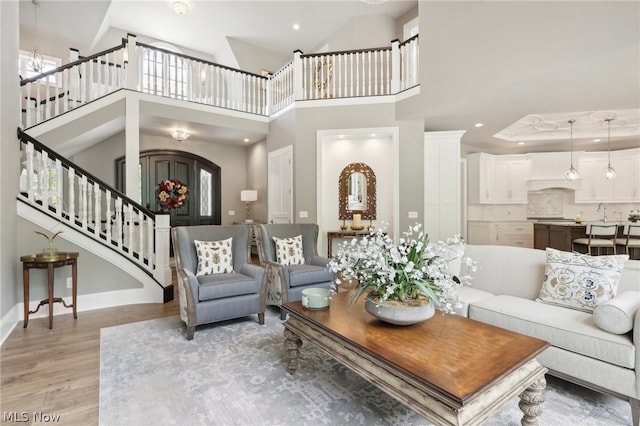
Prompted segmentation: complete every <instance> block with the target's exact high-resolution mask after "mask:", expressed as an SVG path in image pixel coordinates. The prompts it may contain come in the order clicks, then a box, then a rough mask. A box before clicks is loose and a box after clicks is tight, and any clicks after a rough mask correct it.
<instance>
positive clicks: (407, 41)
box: [400, 34, 420, 47]
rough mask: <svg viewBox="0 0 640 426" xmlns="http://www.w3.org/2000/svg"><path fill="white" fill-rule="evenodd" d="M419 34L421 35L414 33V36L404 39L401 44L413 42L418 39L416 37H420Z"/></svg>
mask: <svg viewBox="0 0 640 426" xmlns="http://www.w3.org/2000/svg"><path fill="white" fill-rule="evenodd" d="M419 35H420V34H416V35H414V36H413V37H411V38H408V39H406V40H405V41H403V42H402V43H400V46H401V47H402V46H404V45H405V44H409V43H411V42H412V41H413V40H416V39H417V38H418V36H419Z"/></svg>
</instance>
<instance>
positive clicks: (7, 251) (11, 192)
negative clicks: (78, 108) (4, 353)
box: [0, 1, 22, 318]
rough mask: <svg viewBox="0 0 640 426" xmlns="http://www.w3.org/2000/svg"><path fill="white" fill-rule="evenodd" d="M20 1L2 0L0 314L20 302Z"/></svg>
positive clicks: (0, 50) (0, 17)
mask: <svg viewBox="0 0 640 426" xmlns="http://www.w3.org/2000/svg"><path fill="white" fill-rule="evenodd" d="M18 22H19V19H18V2H8V1H0V28H2V37H0V52H2V55H0V157H1V158H2V161H0V179H2V185H0V198H1V199H2V200H4V201H5V204H6V205H5V206H4V208H2V209H0V318H3V317H4V316H5V315H6V314H7V313H8V312H9V311H10V310H11V308H12V307H13V306H14V305H15V304H16V303H18V294H20V293H18V291H17V287H16V283H17V282H18V281H20V283H21V282H22V280H21V279H20V280H19V279H18V265H17V264H16V259H17V258H18V257H19V253H20V252H19V251H17V250H16V240H18V230H17V226H16V223H17V216H16V209H15V206H16V201H15V200H16V196H17V195H18V187H19V185H18V179H19V175H20V170H19V165H20V163H19V161H18V158H20V153H19V149H18V143H17V140H16V128H17V127H18V123H19V116H18V108H17V105H19V102H18V99H19V96H20V91H19V87H18V85H17V84H16V82H17V81H18V71H17V69H16V60H15V58H17V57H18V50H19V49H18Z"/></svg>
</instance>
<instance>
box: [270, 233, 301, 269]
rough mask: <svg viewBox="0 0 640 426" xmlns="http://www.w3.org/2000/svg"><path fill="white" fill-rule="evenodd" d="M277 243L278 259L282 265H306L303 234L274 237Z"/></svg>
mask: <svg viewBox="0 0 640 426" xmlns="http://www.w3.org/2000/svg"><path fill="white" fill-rule="evenodd" d="M273 241H274V242H275V243H276V260H277V262H278V263H279V264H281V265H304V254H303V251H302V235H297V236H295V237H291V238H278V237H273Z"/></svg>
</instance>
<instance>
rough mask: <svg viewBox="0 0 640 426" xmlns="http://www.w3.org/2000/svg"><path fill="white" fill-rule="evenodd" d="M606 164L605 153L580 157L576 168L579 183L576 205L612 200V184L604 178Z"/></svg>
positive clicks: (586, 154)
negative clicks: (579, 179)
mask: <svg viewBox="0 0 640 426" xmlns="http://www.w3.org/2000/svg"><path fill="white" fill-rule="evenodd" d="M607 164H608V160H607V153H606V152H605V153H602V152H588V153H584V154H583V155H582V156H581V157H580V159H579V160H578V166H577V168H578V173H579V174H580V178H581V182H580V187H579V188H578V189H577V190H576V194H575V202H576V203H601V202H608V201H612V200H613V182H612V181H610V180H608V179H607V178H605V177H604V170H605V169H606V168H607ZM616 179H617V177H616Z"/></svg>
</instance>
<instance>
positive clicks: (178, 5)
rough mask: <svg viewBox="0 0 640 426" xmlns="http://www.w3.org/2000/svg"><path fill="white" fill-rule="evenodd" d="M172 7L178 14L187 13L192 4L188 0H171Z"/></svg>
mask: <svg viewBox="0 0 640 426" xmlns="http://www.w3.org/2000/svg"><path fill="white" fill-rule="evenodd" d="M171 9H173V11H174V12H175V13H177V14H178V15H186V14H187V12H189V10H191V5H190V4H189V2H188V1H185V0H182V1H180V0H172V1H171Z"/></svg>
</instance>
